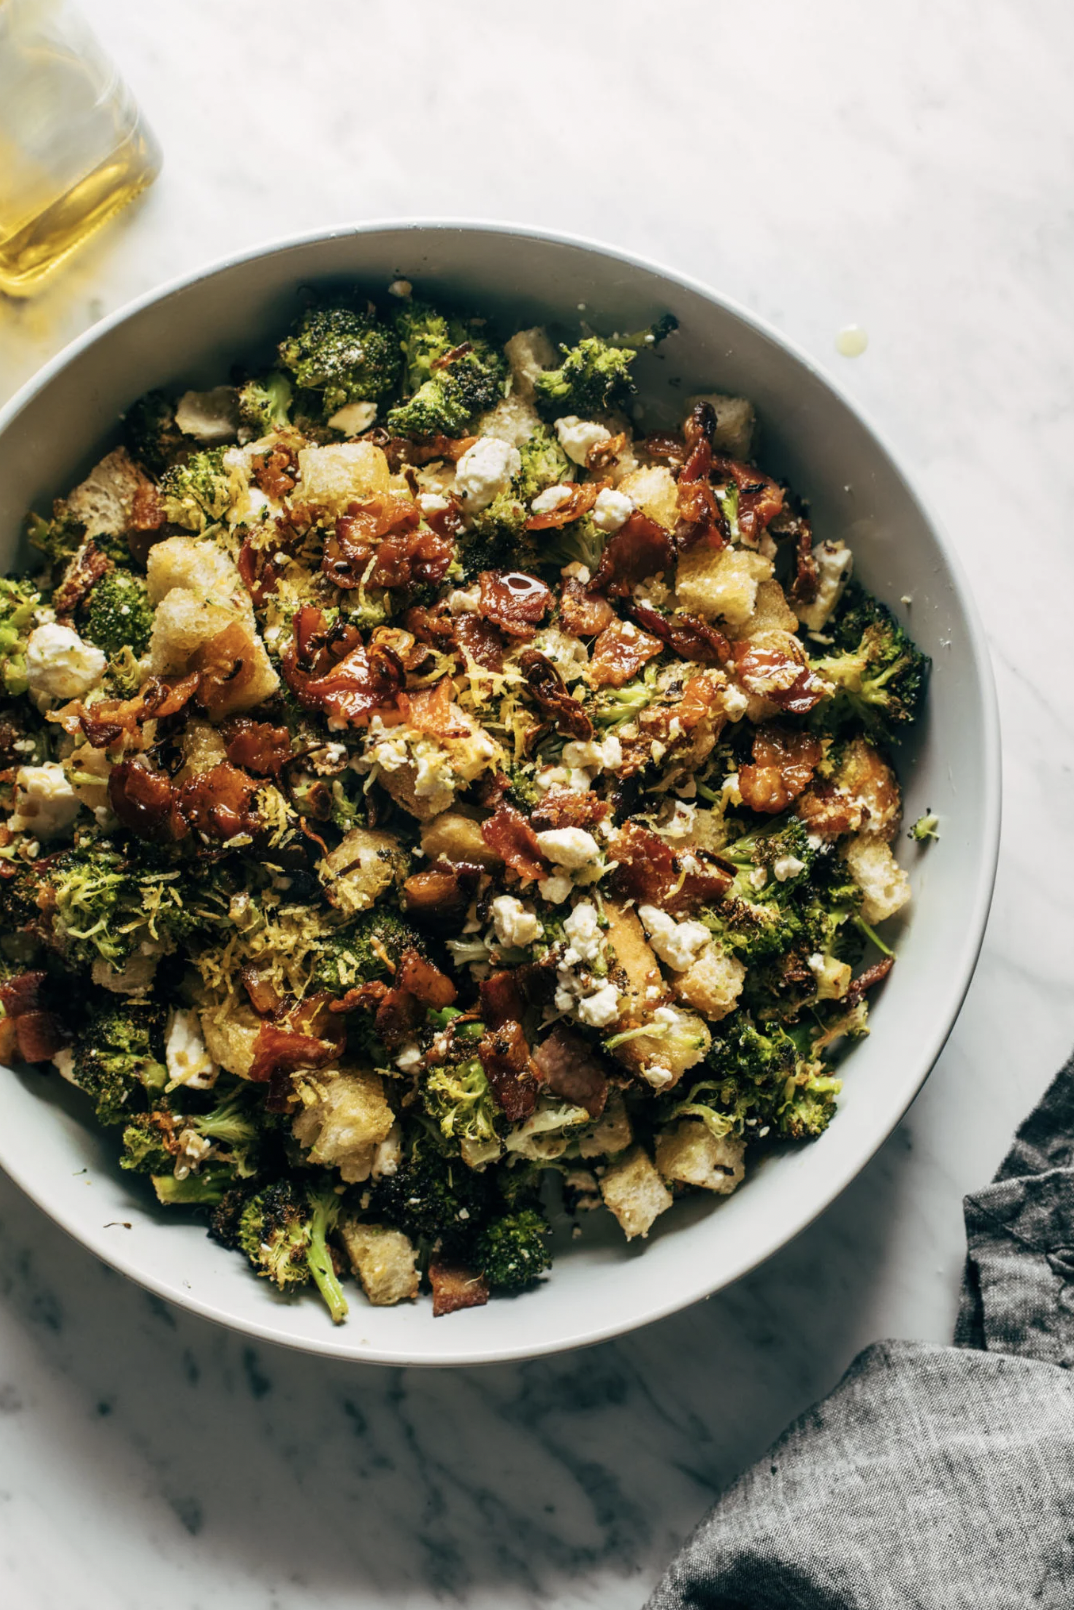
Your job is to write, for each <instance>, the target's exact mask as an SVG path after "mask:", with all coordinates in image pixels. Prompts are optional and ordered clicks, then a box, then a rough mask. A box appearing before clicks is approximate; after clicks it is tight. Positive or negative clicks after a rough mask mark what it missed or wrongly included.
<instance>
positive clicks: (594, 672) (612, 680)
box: [589, 610, 661, 688]
mask: <svg viewBox="0 0 1074 1610" xmlns="http://www.w3.org/2000/svg"><path fill="white" fill-rule="evenodd" d="M649 614H651V615H656V611H655V610H650V611H649ZM660 618H661V617H659V616H658V617H657V619H660ZM660 648H661V644H660V639H659V638H658V637H650V636H649V634H648V632H643V631H641V630H640V628H639V627H637V626H635V625H634V624H633V623H632V622H631V621H621V620H618V619H615V620H613V621H612V623H611V625H610V626H606V627H605V628H604V630H603V632H601V634H600V636H599V637H598V638H597V641H596V642H595V643H594V644H593V656H592V658H591V660H590V662H589V681H590V684H591V686H592V687H594V688H621V687H622V686H623V684H624V682H629V681H630V679H631V678H632V677H635V676H637V674H638V672H639V671H640V670H641V668H642V666H643V665H646V664H647V663H648V662H649V660H651V659H652V658H653V656H654V655H656V654H659V653H660Z"/></svg>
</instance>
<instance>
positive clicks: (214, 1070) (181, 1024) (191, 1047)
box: [164, 1007, 220, 1090]
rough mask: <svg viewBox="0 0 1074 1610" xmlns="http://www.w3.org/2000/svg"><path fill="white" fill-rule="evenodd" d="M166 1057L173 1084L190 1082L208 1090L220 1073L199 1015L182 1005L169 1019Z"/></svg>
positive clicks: (198, 1087) (194, 1086)
mask: <svg viewBox="0 0 1074 1610" xmlns="http://www.w3.org/2000/svg"><path fill="white" fill-rule="evenodd" d="M164 1060H165V1062H166V1063H167V1065H168V1079H169V1082H170V1083H171V1084H173V1085H189V1086H190V1088H191V1089H192V1090H208V1089H209V1088H210V1086H212V1085H214V1084H215V1083H216V1076H217V1074H218V1073H219V1072H220V1069H219V1068H218V1067H217V1065H216V1063H215V1062H214V1061H213V1059H212V1057H211V1056H210V1055H209V1051H208V1047H207V1046H206V1044H205V1041H204V1039H203V1037H202V1032H201V1024H200V1023H199V1021H198V1014H197V1013H196V1012H194V1011H193V1010H191V1008H190V1007H180V1008H178V1009H177V1010H176V1011H173V1012H172V1013H171V1015H170V1016H169V1019H168V1027H167V1031H166V1033H165V1036H164Z"/></svg>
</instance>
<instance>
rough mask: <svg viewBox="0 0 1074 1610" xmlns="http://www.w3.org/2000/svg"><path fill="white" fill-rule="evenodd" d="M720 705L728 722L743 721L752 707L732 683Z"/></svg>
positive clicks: (721, 695)
mask: <svg viewBox="0 0 1074 1610" xmlns="http://www.w3.org/2000/svg"><path fill="white" fill-rule="evenodd" d="M720 704H721V706H722V707H723V713H724V715H725V716H726V717H727V719H728V721H741V720H742V717H743V716H744V715H745V714H746V711H747V710H748V709H749V707H750V700H749V695H748V694H747V693H743V691H742V689H741V688H736V686H735V684H734V683H733V682H730V683H728V685H727V687H725V688H724V690H723V692H722V693H721V694H720ZM740 803H741V801H740Z"/></svg>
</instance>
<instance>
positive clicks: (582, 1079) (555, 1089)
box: [533, 1023, 608, 1118]
mask: <svg viewBox="0 0 1074 1610" xmlns="http://www.w3.org/2000/svg"><path fill="white" fill-rule="evenodd" d="M533 1063H534V1066H535V1067H536V1069H537V1073H538V1076H539V1077H540V1080H541V1083H542V1084H543V1085H545V1087H546V1088H547V1089H549V1090H550V1091H551V1092H552V1094H553V1095H554V1096H560V1097H561V1098H562V1099H563V1100H564V1101H569V1102H571V1103H572V1105H573V1106H575V1107H584V1108H585V1110H586V1112H587V1113H588V1114H589V1116H590V1118H599V1117H600V1115H601V1113H602V1112H603V1111H604V1103H605V1102H606V1101H607V1099H608V1076H607V1074H606V1073H605V1072H604V1069H603V1068H602V1067H601V1065H600V1062H599V1061H598V1060H597V1058H596V1057H595V1056H594V1054H593V1052H592V1051H591V1050H590V1048H589V1045H588V1043H587V1042H586V1041H585V1040H583V1038H582V1036H581V1035H580V1034H575V1033H574V1031H573V1030H571V1029H568V1028H564V1026H563V1024H562V1023H557V1024H556V1026H555V1028H554V1029H553V1030H552V1032H551V1034H550V1035H549V1036H548V1037H547V1039H544V1040H542V1041H541V1043H540V1045H539V1046H537V1048H536V1050H535V1051H534V1053H533Z"/></svg>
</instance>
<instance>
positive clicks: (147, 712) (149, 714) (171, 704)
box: [48, 671, 200, 749]
mask: <svg viewBox="0 0 1074 1610" xmlns="http://www.w3.org/2000/svg"><path fill="white" fill-rule="evenodd" d="M199 681H200V678H199V676H198V673H197V671H192V672H191V673H190V674H189V675H188V676H184V677H179V678H177V679H176V680H174V681H165V680H164V679H162V678H161V677H155V676H154V677H150V679H149V681H148V682H146V683H145V684H144V686H143V687H142V688H141V690H140V691H139V692H138V693H137V694H136V695H135V697H134V698H133V699H102V700H101V701H100V702H99V703H98V704H91V705H90V706H88V707H87V706H86V705H84V704H82V703H81V702H80V701H79V700H77V699H73V700H72V701H71V703H70V704H65V705H63V706H62V707H61V708H60V709H59V710H50V711H49V713H48V719H49V720H50V721H56V722H58V723H59V724H60V726H61V727H62V728H63V730H64V732H68V733H70V734H71V735H72V737H73V736H74V735H75V734H76V733H77V732H79V731H81V732H84V733H85V735H86V740H87V742H88V743H90V744H91V745H92V746H93V748H94V749H107V748H108V747H109V745H111V744H114V743H116V742H117V741H118V739H119V738H121V737H122V736H123V734H124V733H127V734H128V735H129V736H131V737H134V738H139V737H140V733H139V728H140V726H141V724H142V722H143V721H149V720H151V719H154V718H155V719H158V720H162V719H163V718H164V717H165V716H173V715H176V714H177V713H178V712H179V711H180V710H181V709H182V708H183V706H184V705H186V704H188V703H189V702H190V700H191V699H192V698H193V697H194V695H195V693H196V692H197V691H198V683H199Z"/></svg>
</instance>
